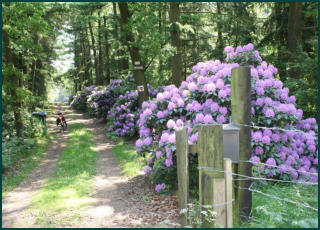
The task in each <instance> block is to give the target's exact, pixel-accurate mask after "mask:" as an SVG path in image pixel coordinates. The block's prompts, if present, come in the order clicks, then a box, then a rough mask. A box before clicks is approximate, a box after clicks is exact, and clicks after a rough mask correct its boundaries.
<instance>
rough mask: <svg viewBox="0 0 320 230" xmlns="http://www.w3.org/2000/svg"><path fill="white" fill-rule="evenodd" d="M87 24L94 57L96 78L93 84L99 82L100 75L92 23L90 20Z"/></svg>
mask: <svg viewBox="0 0 320 230" xmlns="http://www.w3.org/2000/svg"><path fill="white" fill-rule="evenodd" d="M88 24H89V31H90V35H91V42H92V47H91V48H92V50H93V57H94V70H95V73H96V79H95V84H96V85H99V83H100V76H99V69H98V57H97V50H96V48H95V39H94V34H93V30H92V24H91V22H90V21H88Z"/></svg>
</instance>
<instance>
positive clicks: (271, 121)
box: [136, 44, 318, 185]
mask: <svg viewBox="0 0 320 230" xmlns="http://www.w3.org/2000/svg"><path fill="white" fill-rule="evenodd" d="M240 48H241V49H240ZM240 48H237V49H236V51H235V52H234V49H233V48H232V47H226V49H225V51H226V53H227V61H228V62H229V63H221V62H220V61H218V60H217V61H208V62H200V63H198V64H197V65H195V66H194V67H193V73H192V74H191V75H190V76H188V77H187V79H186V81H184V82H182V84H181V86H180V87H179V88H177V87H175V86H174V85H169V86H166V87H164V91H163V92H161V93H158V94H157V96H156V98H155V99H153V100H151V101H149V102H145V103H144V106H143V107H142V111H141V115H140V117H139V121H138V124H139V135H140V138H139V139H138V140H137V142H136V148H137V151H138V153H139V154H140V155H146V154H148V153H151V158H152V161H150V163H148V167H150V170H148V173H149V174H150V175H151V176H152V179H153V181H154V183H155V184H161V183H163V182H166V183H169V184H171V185H174V183H175V182H176V157H175V141H176V140H175V134H174V130H175V128H177V127H181V126H183V125H184V126H186V127H188V135H189V137H188V138H189V141H190V142H193V143H194V142H196V141H197V139H198V133H197V130H198V125H199V124H211V123H218V124H223V123H229V122H231V70H232V68H235V67H238V66H239V64H238V63H235V62H234V60H236V59H234V57H237V56H239V54H241V53H245V52H251V53H253V54H254V55H255V57H256V58H257V59H258V60H259V62H257V63H260V64H259V65H258V66H254V65H251V66H250V68H251V79H252V91H251V99H252V110H251V113H252V122H253V123H254V124H256V125H257V126H265V127H280V128H282V129H279V130H271V129H256V128H253V129H252V161H253V162H255V163H256V164H257V163H260V162H262V163H264V164H263V165H262V166H260V164H259V167H258V169H259V170H260V173H262V174H263V175H265V176H266V177H274V178H280V179H304V180H313V181H315V180H317V175H316V174H314V173H312V172H317V165H318V160H317V159H318V150H317V139H316V136H317V125H316V122H315V119H306V120H302V115H303V112H302V110H300V109H297V108H296V107H295V97H294V96H289V89H288V88H283V84H282V82H281V81H280V80H277V79H276V77H275V76H276V74H277V69H276V68H275V67H274V66H273V65H269V64H267V63H266V62H264V61H262V60H261V58H260V56H259V55H258V51H253V46H252V45H251V44H248V45H247V46H244V47H240ZM253 64H255V63H253ZM284 129H287V130H293V129H294V130H296V129H299V130H301V132H297V131H284ZM191 164H196V163H195V162H192V163H191ZM308 173H309V174H308ZM310 173H312V174H310Z"/></svg>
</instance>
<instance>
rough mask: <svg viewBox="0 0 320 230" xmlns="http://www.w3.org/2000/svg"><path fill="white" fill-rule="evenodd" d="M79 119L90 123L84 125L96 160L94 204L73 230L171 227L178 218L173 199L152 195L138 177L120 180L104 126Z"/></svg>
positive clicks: (121, 175) (120, 176) (97, 122)
mask: <svg viewBox="0 0 320 230" xmlns="http://www.w3.org/2000/svg"><path fill="white" fill-rule="evenodd" d="M83 118H84V120H87V119H88V120H91V121H90V122H89V123H87V124H88V128H89V130H90V131H92V133H93V136H94V142H95V150H96V151H97V152H98V154H99V159H98V163H97V175H96V176H95V177H94V185H95V189H94V192H93V194H92V196H93V198H94V203H93V205H91V206H90V207H89V208H88V209H87V210H86V212H84V213H82V220H81V222H79V223H77V225H76V227H84V228H89V227H90V228H101V227H104V228H119V227H120V228H121V227H123V228H128V227H156V226H161V224H160V223H161V222H163V221H164V222H165V223H166V224H165V225H166V226H174V225H175V223H176V222H177V216H178V211H177V201H176V197H175V196H164V195H162V196H157V195H155V194H154V192H153V187H151V186H149V183H147V181H146V180H145V177H144V176H143V175H142V174H140V175H138V176H136V177H133V178H128V177H126V176H124V175H123V174H122V173H121V169H120V167H119V165H118V163H117V161H116V159H115V157H114V155H113V153H112V147H113V146H114V145H115V143H114V142H112V141H111V140H109V139H107V138H106V127H105V124H104V123H101V122H99V121H98V120H96V119H90V118H89V117H88V116H87V115H83ZM162 226H164V224H163V225H162Z"/></svg>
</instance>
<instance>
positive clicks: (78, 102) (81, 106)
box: [71, 85, 97, 111]
mask: <svg viewBox="0 0 320 230" xmlns="http://www.w3.org/2000/svg"><path fill="white" fill-rule="evenodd" d="M96 89H97V88H96V86H94V85H93V86H89V87H85V89H84V90H83V91H82V92H81V93H79V94H78V95H76V96H75V97H74V98H73V100H72V102H71V106H72V107H73V108H75V109H78V110H82V111H85V110H86V109H87V99H88V97H89V96H90V95H91V94H92V93H93V92H94V91H95V90H96Z"/></svg>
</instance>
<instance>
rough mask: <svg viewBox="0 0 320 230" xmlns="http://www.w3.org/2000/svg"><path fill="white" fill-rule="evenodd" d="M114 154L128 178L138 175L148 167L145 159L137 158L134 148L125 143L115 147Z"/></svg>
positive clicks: (121, 142) (122, 142)
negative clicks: (144, 167)
mask: <svg viewBox="0 0 320 230" xmlns="http://www.w3.org/2000/svg"><path fill="white" fill-rule="evenodd" d="M112 152H113V154H114V156H115V157H116V159H117V161H118V163H119V165H120V167H121V169H122V172H123V173H124V174H125V175H126V176H129V177H132V176H135V175H137V174H138V173H139V172H140V171H141V170H142V168H143V166H145V165H146V162H145V160H144V158H143V157H138V156H137V154H136V152H135V150H134V146H132V145H129V144H126V143H125V142H124V141H120V142H119V143H118V144H117V145H116V146H114V147H113V148H112Z"/></svg>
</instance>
